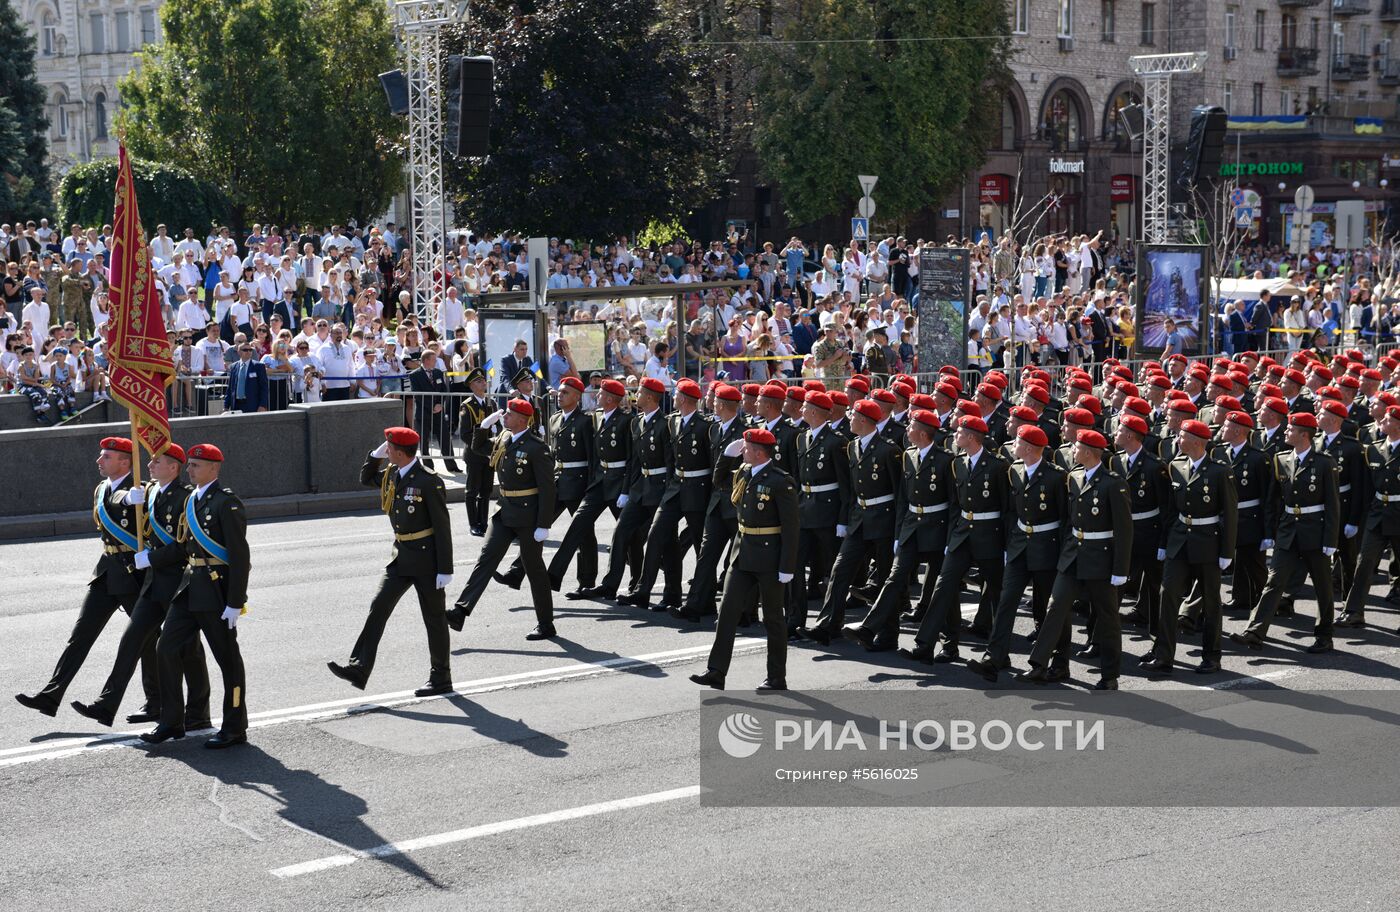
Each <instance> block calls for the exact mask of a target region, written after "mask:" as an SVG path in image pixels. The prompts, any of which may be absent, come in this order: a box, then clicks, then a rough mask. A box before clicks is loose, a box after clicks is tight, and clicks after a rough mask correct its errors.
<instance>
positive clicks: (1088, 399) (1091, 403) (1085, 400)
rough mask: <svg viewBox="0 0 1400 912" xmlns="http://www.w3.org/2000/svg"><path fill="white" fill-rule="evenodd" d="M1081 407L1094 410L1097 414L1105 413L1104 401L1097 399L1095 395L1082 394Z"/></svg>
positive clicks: (1080, 398) (1089, 410) (1090, 410)
mask: <svg viewBox="0 0 1400 912" xmlns="http://www.w3.org/2000/svg"><path fill="white" fill-rule="evenodd" d="M1079 407H1080V408H1081V409H1084V410H1085V411H1088V412H1092V413H1093V414H1095V415H1102V414H1103V403H1102V402H1100V401H1099V400H1097V399H1095V398H1094V397H1093V396H1080V397H1079Z"/></svg>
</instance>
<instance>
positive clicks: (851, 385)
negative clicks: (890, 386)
mask: <svg viewBox="0 0 1400 912" xmlns="http://www.w3.org/2000/svg"><path fill="white" fill-rule="evenodd" d="M846 389H848V390H860V392H861V393H868V392H870V384H869V383H866V382H865V378H864V377H852V378H851V379H849V380H847V381H846Z"/></svg>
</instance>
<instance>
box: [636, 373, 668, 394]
mask: <svg viewBox="0 0 1400 912" xmlns="http://www.w3.org/2000/svg"><path fill="white" fill-rule="evenodd" d="M641 388H642V389H644V390H648V391H649V392H653V393H655V394H656V395H658V396H664V395H666V384H664V383H662V382H661V381H660V380H658V379H656V378H655V377H644V378H642V383H641Z"/></svg>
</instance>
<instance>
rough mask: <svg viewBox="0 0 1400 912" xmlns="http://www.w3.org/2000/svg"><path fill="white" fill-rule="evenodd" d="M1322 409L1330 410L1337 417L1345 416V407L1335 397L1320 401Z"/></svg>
mask: <svg viewBox="0 0 1400 912" xmlns="http://www.w3.org/2000/svg"><path fill="white" fill-rule="evenodd" d="M1322 410H1323V411H1324V412H1331V413H1332V414H1334V415H1336V416H1337V417H1338V418H1345V417H1346V416H1347V407H1346V406H1345V405H1342V404H1341V403H1340V402H1338V401H1336V400H1335V399H1328V400H1327V401H1326V402H1324V403H1322Z"/></svg>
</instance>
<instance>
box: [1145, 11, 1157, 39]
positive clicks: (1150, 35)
mask: <svg viewBox="0 0 1400 912" xmlns="http://www.w3.org/2000/svg"><path fill="white" fill-rule="evenodd" d="M1142 43H1143V44H1147V45H1153V44H1156V43H1157V4H1155V3H1144V4H1143V5H1142Z"/></svg>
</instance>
